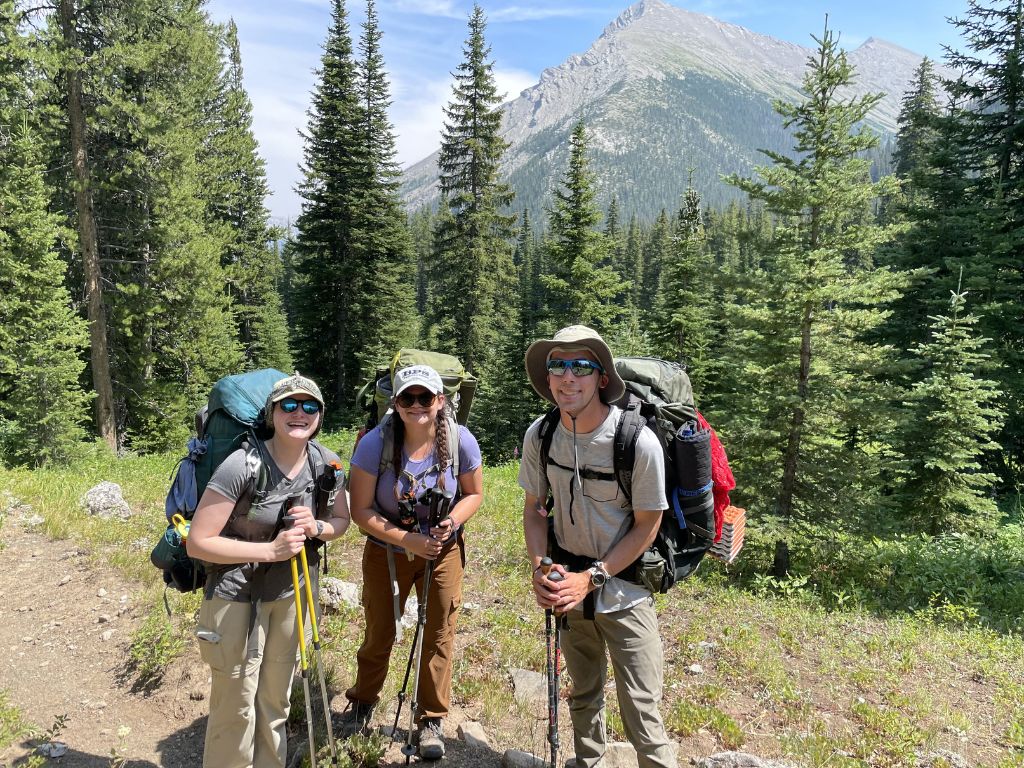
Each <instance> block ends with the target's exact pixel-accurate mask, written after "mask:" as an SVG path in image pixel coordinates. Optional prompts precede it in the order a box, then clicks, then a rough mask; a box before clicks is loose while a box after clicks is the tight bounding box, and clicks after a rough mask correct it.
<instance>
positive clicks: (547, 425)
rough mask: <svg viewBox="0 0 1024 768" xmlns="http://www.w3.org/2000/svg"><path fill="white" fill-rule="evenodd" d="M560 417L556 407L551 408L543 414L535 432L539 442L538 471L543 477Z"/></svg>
mask: <svg viewBox="0 0 1024 768" xmlns="http://www.w3.org/2000/svg"><path fill="white" fill-rule="evenodd" d="M561 417H562V412H561V411H559V410H558V407H557V406H556V407H554V408H552V409H551V410H550V411H548V412H547V413H546V414H544V419H543V421H541V423H540V429H539V430H537V437H538V439H539V440H540V471H541V473H543V474H544V475H545V476H547V472H548V463H549V462H550V460H551V441H552V440H554V439H555V430H556V429H557V428H558V420H559V419H560V418H561Z"/></svg>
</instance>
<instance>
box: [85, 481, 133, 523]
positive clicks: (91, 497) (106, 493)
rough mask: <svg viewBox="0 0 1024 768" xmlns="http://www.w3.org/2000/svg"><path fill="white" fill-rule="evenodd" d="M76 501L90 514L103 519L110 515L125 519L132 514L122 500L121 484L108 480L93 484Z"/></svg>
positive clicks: (110, 516)
mask: <svg viewBox="0 0 1024 768" xmlns="http://www.w3.org/2000/svg"><path fill="white" fill-rule="evenodd" d="M78 503H79V504H80V505H81V506H82V507H84V508H85V511H86V512H88V513H89V514H90V515H95V516H97V517H101V518H103V519H104V520H109V519H110V518H112V517H116V518H119V519H121V520H127V519H128V518H130V517H131V516H132V508H131V507H129V506H128V502H126V501H125V500H124V495H123V494H122V493H121V486H120V485H118V484H117V483H112V482H110V481H109V480H104V481H103V482H101V483H99V484H98V485H94V486H93V487H92V488H90V489H89V490H88V491H86V492H85V493H84V494H82V498H80V499H79V500H78Z"/></svg>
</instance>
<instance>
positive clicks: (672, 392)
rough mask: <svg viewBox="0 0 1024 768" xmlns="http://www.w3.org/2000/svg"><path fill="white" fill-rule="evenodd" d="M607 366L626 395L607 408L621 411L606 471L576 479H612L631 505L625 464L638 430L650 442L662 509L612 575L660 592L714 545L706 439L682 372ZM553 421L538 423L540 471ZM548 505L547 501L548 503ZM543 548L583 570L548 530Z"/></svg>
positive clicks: (642, 363) (640, 364)
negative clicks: (660, 479) (661, 485)
mask: <svg viewBox="0 0 1024 768" xmlns="http://www.w3.org/2000/svg"><path fill="white" fill-rule="evenodd" d="M614 363H615V371H616V373H618V374H619V376H620V377H621V378H622V380H623V382H624V383H625V385H626V392H625V394H624V395H623V397H622V399H621V400H619V401H618V402H617V403H614V405H617V406H619V407H620V408H621V409H622V415H621V416H620V417H619V421H618V423H617V424H616V427H615V440H614V446H613V451H612V472H611V473H601V472H596V471H595V470H591V469H589V468H588V469H585V470H583V471H582V472H581V473H580V474H581V475H583V477H584V478H586V477H594V478H595V479H601V480H611V479H613V478H614V479H615V480H616V482H617V483H618V485H619V488H620V489H621V490H622V492H623V495H624V496H625V497H626V499H627V500H631V499H632V479H633V478H632V474H633V462H634V459H635V457H636V443H637V440H638V439H639V437H640V432H641V431H642V430H643V429H644V428H645V427H647V428H649V429H650V430H651V431H652V432H654V434H655V436H657V438H658V442H659V444H660V445H661V447H662V451H663V454H664V457H665V484H666V488H665V491H666V498H667V499H668V502H669V508H668V509H667V510H665V511H664V513H663V514H662V520H661V525H660V527H659V529H658V533H657V535H656V537H655V539H654V543H653V544H652V545H651V548H650V549H649V550H648V551H647V552H644V553H643V554H642V555H641V556H640V557H639V558H637V560H636V561H634V562H633V563H631V564H630V565H629V566H627V567H626V568H625V569H623V571H622V572H621V573H619V574H618V576H619V577H620V578H622V579H624V580H626V581H631V582H634V583H637V584H643V585H644V586H646V587H647V588H648V589H650V590H651V591H652V592H667V591H668V590H669V589H671V588H672V587H673V586H674V585H675V584H677V583H679V582H680V581H682V580H683V579H685V578H686V577H687V576H689V575H690V574H691V573H693V572H694V571H695V570H696V569H697V566H698V565H700V562H701V560H702V559H703V558H704V555H705V554H706V553H707V551H708V550H709V549H710V547H711V546H712V544H713V543H714V540H715V535H716V528H718V529H720V528H721V525H720V524H717V523H716V519H715V518H716V512H715V502H714V496H713V485H714V484H713V479H712V462H711V440H712V434H711V430H710V428H708V427H707V424H706V422H703V421H702V419H701V417H700V415H699V414H698V413H697V408H696V406H695V405H694V402H693V388H692V386H691V384H690V379H689V377H688V376H687V375H686V370H685V369H684V368H682V367H681V366H679V365H677V364H676V363H672V362H667V361H665V360H658V359H656V358H650V357H617V358H615V360H614ZM558 420H559V410H558V408H557V407H556V408H552V409H551V410H550V411H549V412H548V413H547V415H546V416H545V417H544V420H543V421H542V422H541V426H540V432H539V434H538V437H539V439H540V462H541V466H542V467H545V468H546V467H550V466H552V465H556V466H557V464H556V462H554V461H553V460H552V459H551V458H550V455H549V454H550V449H551V441H552V439H553V437H554V432H555V428H556V427H557V425H558ZM545 471H547V470H545ZM548 501H549V503H551V499H550V498H549V500H548ZM552 522H553V518H552ZM548 543H549V547H550V549H551V556H552V557H553V558H555V559H556V560H557V561H558V562H563V563H566V564H568V565H569V566H570V567H571V568H572V570H583V569H585V568H587V567H589V566H590V565H591V560H590V559H589V558H584V557H581V556H579V555H575V554H573V553H570V552H566V551H565V550H562V549H561V548H560V547H559V546H558V542H557V541H556V540H555V537H554V529H553V528H549V536H548Z"/></svg>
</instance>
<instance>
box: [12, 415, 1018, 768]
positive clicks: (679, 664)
mask: <svg viewBox="0 0 1024 768" xmlns="http://www.w3.org/2000/svg"><path fill="white" fill-rule="evenodd" d="M324 442H325V444H327V445H328V446H329V447H331V448H332V449H335V450H337V451H338V453H339V454H340V455H341V456H342V457H343V458H346V457H347V455H348V452H349V451H350V446H351V442H352V435H351V433H336V434H328V435H325V436H324ZM177 458H178V457H177V456H175V455H171V454H166V455H160V456H149V457H138V456H128V457H125V458H123V459H121V460H115V459H113V458H112V457H110V456H109V455H107V454H105V453H104V452H103V451H101V450H96V451H94V452H92V453H90V454H89V455H88V456H86V457H85V458H84V459H82V460H81V462H79V463H76V464H75V465H74V466H73V467H60V468H52V469H43V470H37V471H34V472H30V471H27V470H11V469H2V468H0V525H2V526H10V525H12V524H14V523H15V521H16V520H17V519H18V518H19V517H20V516H21V514H23V511H24V505H29V506H31V507H32V510H33V512H34V513H36V514H39V515H41V516H42V517H43V518H44V520H45V522H44V523H43V525H42V530H43V531H44V532H45V533H46V534H47V535H49V536H51V537H53V538H65V539H68V540H69V541H73V542H75V544H76V546H80V547H81V548H82V549H83V550H85V551H87V552H89V553H90V555H91V557H92V558H93V560H94V561H95V562H96V563H103V564H111V565H113V566H114V567H116V568H117V569H118V570H119V571H121V572H122V573H123V574H124V575H125V576H126V577H127V578H128V579H130V580H131V581H134V582H135V583H137V584H139V586H140V588H141V589H142V593H143V598H142V599H143V601H148V604H149V605H150V606H151V610H150V611H149V612H148V614H147V616H146V618H145V619H144V620H143V621H142V622H141V623H140V624H139V628H138V629H137V631H136V633H135V635H134V636H133V638H132V643H131V663H132V664H133V665H134V672H135V675H136V682H138V683H142V682H144V681H147V680H148V681H151V682H154V683H155V682H156V681H157V680H158V678H159V673H160V671H161V670H162V669H165V668H166V667H167V665H168V664H170V663H172V662H173V660H174V659H175V657H176V656H178V655H179V654H182V653H186V654H187V653H194V645H193V644H192V641H191V638H190V636H189V634H190V632H191V629H192V627H193V623H194V616H195V614H196V611H197V608H198V605H199V599H200V596H199V595H198V594H193V595H179V594H178V593H176V592H170V593H169V594H168V596H169V598H170V601H171V606H172V610H173V614H174V615H173V616H172V617H171V618H170V619H168V618H167V616H166V614H165V613H164V608H163V584H162V582H161V581H160V578H159V573H158V572H157V571H156V570H155V569H154V568H153V567H152V566H151V565H150V564H149V562H148V554H149V549H150V547H151V546H152V544H153V543H155V541H156V539H157V537H158V536H159V535H160V533H161V532H162V530H163V527H164V523H163V511H162V503H163V494H164V492H165V490H166V487H167V483H168V478H169V475H170V472H171V469H172V468H173V466H174V463H175V461H176V460H177ZM517 471H518V466H517V465H516V464H515V463H510V464H503V465H499V466H495V467H487V468H486V469H485V475H484V477H485V479H484V487H485V499H484V503H483V505H482V507H481V509H480V511H479V513H478V514H477V515H476V517H475V518H474V519H473V520H471V521H470V523H469V524H468V526H467V547H468V553H467V554H468V558H469V562H468V565H467V571H466V578H465V582H464V602H466V603H469V604H472V606H471V607H467V608H466V609H464V610H463V612H462V613H461V614H460V617H459V637H458V639H457V649H458V650H457V653H456V662H455V674H454V680H453V699H454V701H455V703H456V704H457V705H459V706H461V707H463V708H464V709H466V711H467V713H468V714H469V715H470V716H472V717H474V718H477V719H479V720H481V722H482V723H483V724H484V726H485V728H487V729H488V731H490V732H491V734H492V740H493V741H494V743H495V744H496V746H499V748H517V749H526V750H530V751H533V752H535V753H537V754H542V753H543V752H544V740H545V734H546V722H545V719H544V717H542V716H541V717H538V713H537V711H536V709H537V708H536V707H532V708H530V707H523V706H522V705H520V704H518V703H517V702H516V701H515V699H514V697H513V696H512V692H511V689H510V686H509V670H510V668H513V667H523V668H527V669H532V670H535V671H538V672H543V671H544V665H545V647H544V617H543V612H542V611H540V610H539V609H538V608H537V606H536V605H535V603H534V600H533V597H532V593H531V591H530V589H529V580H530V574H529V566H528V564H527V562H526V558H525V551H524V546H523V534H522V520H521V518H522V495H521V492H520V490H519V488H518V485H517V483H516V476H517ZM100 480H113V481H114V482H118V483H119V484H120V485H121V486H122V488H123V489H124V494H125V498H126V499H127V501H128V502H129V504H130V505H131V507H132V509H133V510H134V511H135V512H136V514H135V515H134V516H133V517H132V518H131V519H130V520H128V521H101V520H96V519H93V518H90V517H88V516H87V515H86V514H85V513H84V512H83V511H82V510H81V509H80V508H79V506H78V499H79V497H80V496H81V495H82V493H84V492H85V491H86V490H87V489H88V488H90V487H91V486H92V485H94V484H95V483H97V482H99V481H100ZM751 527H753V525H752V526H751ZM750 533H751V532H750V531H749V530H748V535H750ZM754 535H755V536H756V534H754ZM363 542H364V540H363V538H362V537H361V536H360V535H359V534H358V533H357V532H356V531H355V530H353V531H352V532H350V533H349V534H348V535H346V536H345V537H344V538H343V539H341V540H339V541H336V542H333V543H332V544H331V547H330V556H329V564H330V575H332V576H337V577H340V578H343V579H346V580H350V581H356V582H358V580H359V558H360V552H361V550H362V547H363ZM926 544H927V542H925V543H923V544H922V545H921V546H922V548H919V549H915V548H914V547H916V545H912V543H906V542H904V544H902V545H900V546H902V547H903V550H902V551H903V553H904V554H905V555H906V557H905V559H904V560H900V559H899V558H898V557H897V555H898V554H899V552H900V551H901V550H900V546H897V545H893V544H884V545H879V547H877V548H876V551H875V552H874V554H870V553H869V554H864V553H867V552H868V549H869V547H867V545H864V547H860V546H859V545H858V546H857V547H854V549H853V550H852V553H850V554H847V555H846V556H844V558H842V564H843V566H842V567H843V568H846V569H847V570H846V571H844V572H843V573H842V574H839V573H838V571H837V568H838V566H835V567H833V566H828V567H826V566H824V565H820V567H819V568H818V570H817V571H815V572H814V576H813V577H809V578H803V577H798V578H794V579H788V580H784V581H783V582H777V581H774V580H770V579H765V578H763V577H756V574H754V573H753V572H745V570H744V569H749V568H751V567H752V565H753V563H755V562H756V561H757V559H758V557H760V555H759V550H758V549H757V547H752V548H751V550H750V551H749V552H745V553H744V559H743V560H742V561H741V562H740V563H738V564H737V566H733V567H730V568H729V569H726V568H725V567H723V566H722V565H721V564H719V563H716V562H709V563H708V564H707V565H706V566H702V568H701V571H700V573H699V574H698V576H697V577H695V578H693V579H690V580H688V581H687V582H686V583H684V584H682V585H680V586H679V587H677V588H676V589H674V590H673V591H672V592H671V593H669V594H668V595H659V596H658V597H657V605H658V609H659V622H660V625H661V630H662V636H663V638H664V641H665V647H666V665H665V697H664V701H663V705H662V712H663V713H664V714H665V717H666V724H667V725H668V727H669V728H670V729H671V730H672V731H673V733H674V734H676V738H677V739H678V740H679V741H680V745H681V752H680V759H681V760H680V761H681V764H682V761H683V759H684V758H685V757H690V756H702V755H701V754H698V746H697V745H703V746H702V747H700V748H701V749H706V748H707V744H708V743H709V739H712V740H713V741H714V743H715V745H716V749H721V748H727V749H734V748H740V747H744V748H747V749H750V750H752V751H757V752H758V753H764V754H775V755H779V756H784V757H786V758H788V759H789V760H791V761H792V762H794V763H795V764H797V765H800V766H811V767H812V768H816V767H817V766H821V767H822V768H825V766H828V767H829V768H852V766H863V767H864V768H868V767H869V766H871V767H874V766H880V767H885V768H887V767H889V766H906V767H907V768H911V766H915V765H916V764H917V756H916V754H917V753H918V752H925V753H926V752H927V751H928V750H931V749H934V748H939V747H941V748H945V749H951V750H952V751H954V752H956V751H958V750H961V749H964V750H967V752H968V753H971V756H970V759H969V762H970V763H971V764H972V765H978V766H985V767H986V768H1024V762H1022V757H1021V755H1022V754H1024V662H1022V659H1024V641H1022V638H1021V634H1020V632H1019V631H1018V630H1017V629H1015V627H1014V620H1013V619H1010V618H1008V612H1009V611H1010V609H1011V608H1012V606H1014V605H1017V604H1018V602H1019V601H1020V598H1019V596H1016V595H1015V594H1014V593H1012V591H1010V590H1009V588H1008V587H1007V588H1006V590H1005V591H1003V592H1000V593H999V594H996V595H995V596H994V597H992V600H991V604H989V603H988V602H987V601H988V600H989V598H988V597H987V594H988V593H986V592H984V589H983V588H982V586H981V585H982V582H981V581H979V580H978V578H980V577H977V574H976V573H975V574H973V575H971V574H968V575H967V576H956V575H954V576H950V577H949V578H951V579H953V581H954V582H956V580H957V579H960V580H961V582H960V583H961V586H956V584H955V583H954V585H953V587H949V588H944V589H943V590H941V591H935V590H933V593H934V594H932V596H930V597H929V596H925V597H923V598H919V597H915V595H916V594H917V593H915V592H913V590H912V589H911V587H910V586H908V585H907V584H910V583H912V582H913V583H916V582H915V579H917V578H918V576H920V584H921V586H920V587H914V589H918V590H924V589H930V588H932V587H933V586H934V584H935V583H937V582H938V581H940V580H941V579H943V578H947V574H948V571H947V569H946V568H945V567H944V566H942V565H941V563H939V562H938V561H937V560H935V559H933V558H930V557H928V556H927V554H926V553H925V551H924V549H923V547H925V545H926ZM1001 544H1002V545H1005V546H1010V547H1011V551H1010V552H1009V553H1008V554H1007V558H1006V559H1007V560H1008V561H1010V562H1017V561H1018V560H1019V559H1020V558H1021V557H1022V555H1021V554H1020V553H1019V552H1017V551H1016V550H1013V549H1012V547H1013V546H1015V545H1014V544H1013V541H1012V535H1011V534H1009V533H1007V534H1006V535H1005V536H1004V538H1003V539H1001ZM860 555H864V559H863V562H862V563H861V564H860V565H857V557H859V556H860ZM748 556H749V557H748ZM958 562H960V561H958ZM858 567H859V568H864V569H868V568H879V569H881V570H882V571H885V573H884V574H883V573H881V572H880V573H874V572H873V573H871V574H869V575H866V576H858V577H857V578H862V581H860V582H857V583H851V582H850V581H849V580H848V579H850V578H853V576H854V575H855V574H856V568H858ZM986 567H987V566H986ZM913 568H919V569H920V572H919V573H918V572H915V571H913V570H912V569H913ZM894 573H898V574H900V578H902V579H904V580H906V581H907V584H902V583H901V582H891V579H892V578H893V574H894ZM839 575H841V576H842V577H843V578H844V579H847V581H842V580H841V579H839V578H838V577H839ZM999 578H1002V576H1000V577H999ZM963 579H968V580H973V581H971V583H972V584H974V587H973V588H975V589H977V590H980V591H977V592H975V593H971V591H970V589H965V588H962V587H963ZM887 580H889V581H887ZM890 583H896V584H897V585H898V586H897V588H896V589H895V591H896V592H898V593H899V594H900V595H901V596H902V597H901V599H902V600H904V608H903V609H902V610H897V609H896V608H895V605H896V602H897V601H896V599H895V598H896V597H897V596H898V595H893V594H882V593H883V592H884V591H885V589H886V587H885V586H884V585H885V584H890ZM991 583H993V584H994V583H996V582H991ZM954 587H955V588H954ZM1000 589H1003V587H1000ZM1018 589H1019V587H1018ZM978 595H982V597H978ZM1000 612H1001V613H1000ZM1000 616H1001V617H1002V618H999V617H1000ZM361 624H362V612H361V609H359V608H358V607H352V608H345V609H343V610H342V612H341V613H339V614H333V615H329V616H327V617H326V618H325V620H324V622H323V623H322V626H321V632H322V634H323V636H324V656H325V662H326V669H327V671H328V674H329V677H330V679H331V684H330V686H331V689H332V691H340V690H343V689H344V687H345V686H346V685H347V684H348V683H349V682H350V681H351V680H352V679H353V677H354V674H355V666H354V665H355V652H356V649H357V648H358V646H359V643H360V642H361V640H362V635H361ZM1018 624H1019V621H1018ZM411 636H412V633H411V632H408V633H406V636H405V638H404V639H403V641H402V642H401V643H399V644H397V645H396V647H395V649H394V651H393V654H392V674H391V675H390V676H389V679H388V682H387V684H386V686H385V690H384V691H383V702H382V707H383V709H384V710H385V711H386V710H390V711H391V713H392V714H391V715H387V716H386V717H385V718H384V719H387V720H388V724H389V725H390V718H391V716H393V712H394V705H395V696H396V694H397V690H398V687H399V686H400V684H401V674H402V673H403V672H404V669H405V661H406V659H407V656H408V650H409V642H410V641H411ZM195 663H198V657H196V659H195ZM692 664H700V665H701V667H702V668H703V673H702V674H697V675H694V674H688V673H687V672H686V668H687V667H688V666H690V665H692ZM563 684H564V685H565V686H566V690H568V688H569V685H570V681H569V678H568V675H563ZM299 690H300V691H301V687H299ZM563 693H564V692H563ZM300 698H301V696H300ZM608 700H609V711H608V726H609V729H610V730H611V732H612V733H613V734H616V735H621V729H622V725H621V722H620V721H619V716H618V713H617V707H616V706H615V704H614V696H613V695H609V697H608ZM300 710H301V704H299V705H298V706H297V707H296V712H299V711H300ZM566 710H567V707H566V708H564V709H563V716H564V718H565V721H566V722H563V728H564V727H565V725H566V724H567V720H568V717H567V714H566ZM541 715H543V712H542V713H541ZM27 727H28V726H27V725H26V724H24V723H23V722H22V721H21V720H20V714H19V711H18V709H17V703H16V702H11V701H9V700H8V699H6V698H0V739H2V738H7V739H8V740H9V739H12V738H18V736H16V735H14V734H19V733H24V729H25V728H27ZM961 738H966V739H967V741H966V742H961V741H960V739H961ZM0 743H2V742H0ZM318 743H319V742H318ZM359 749H360V750H362V751H361V752H360V754H361V756H360V757H358V758H356V757H355V756H350V758H349V759H352V760H359V761H362V762H354V763H353V765H360V764H366V765H371V764H372V760H373V759H374V758H373V757H372V754H373V746H372V745H362V746H361V747H359ZM364 752H365V753H366V754H363V753H364Z"/></svg>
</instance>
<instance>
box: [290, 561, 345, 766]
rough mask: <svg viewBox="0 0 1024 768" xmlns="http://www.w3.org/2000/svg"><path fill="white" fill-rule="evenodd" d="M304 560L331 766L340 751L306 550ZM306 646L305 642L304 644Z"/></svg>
mask: <svg viewBox="0 0 1024 768" xmlns="http://www.w3.org/2000/svg"><path fill="white" fill-rule="evenodd" d="M299 557H300V559H301V560H302V576H303V578H304V579H305V580H306V604H307V606H309V625H310V627H311V628H312V630H313V653H314V655H315V656H316V668H317V671H318V672H319V673H320V696H321V697H322V698H323V702H324V720H325V721H326V722H327V743H328V744H329V745H330V749H331V765H336V764H337V763H338V751H337V748H336V747H335V745H334V724H333V723H332V722H331V705H330V704H329V703H328V701H327V678H326V675H325V673H324V657H323V653H322V652H321V651H320V630H319V628H318V626H317V620H316V603H314V602H313V587H312V586H311V582H310V579H309V560H308V559H307V558H306V548H305V547H303V548H302V551H301V552H299ZM303 645H305V642H303Z"/></svg>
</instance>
